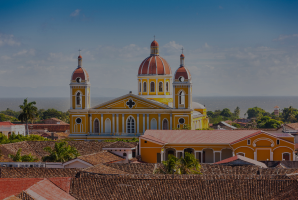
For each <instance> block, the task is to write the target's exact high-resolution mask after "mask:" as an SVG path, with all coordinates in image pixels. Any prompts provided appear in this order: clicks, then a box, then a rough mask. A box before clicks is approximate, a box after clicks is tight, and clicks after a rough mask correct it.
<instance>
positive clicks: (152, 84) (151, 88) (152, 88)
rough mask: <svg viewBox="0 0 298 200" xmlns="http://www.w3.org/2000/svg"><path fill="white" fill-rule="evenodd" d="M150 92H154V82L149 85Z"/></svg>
mask: <svg viewBox="0 0 298 200" xmlns="http://www.w3.org/2000/svg"><path fill="white" fill-rule="evenodd" d="M150 92H155V84H154V82H151V83H150Z"/></svg>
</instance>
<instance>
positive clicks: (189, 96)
mask: <svg viewBox="0 0 298 200" xmlns="http://www.w3.org/2000/svg"><path fill="white" fill-rule="evenodd" d="M190 98H191V95H190V85H189V86H188V109H190V101H191V99H190Z"/></svg>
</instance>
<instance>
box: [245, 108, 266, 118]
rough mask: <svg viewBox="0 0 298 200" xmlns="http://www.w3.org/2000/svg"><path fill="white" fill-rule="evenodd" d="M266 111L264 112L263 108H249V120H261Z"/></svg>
mask: <svg viewBox="0 0 298 200" xmlns="http://www.w3.org/2000/svg"><path fill="white" fill-rule="evenodd" d="M265 112H266V111H265V110H263V109H262V108H259V107H253V108H249V109H248V110H247V112H246V113H247V115H248V116H247V118H248V119H251V118H261V117H263V113H265Z"/></svg>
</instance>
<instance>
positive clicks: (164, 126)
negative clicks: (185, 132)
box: [162, 119, 169, 130]
mask: <svg viewBox="0 0 298 200" xmlns="http://www.w3.org/2000/svg"><path fill="white" fill-rule="evenodd" d="M162 130H169V126H168V120H167V119H164V120H162Z"/></svg>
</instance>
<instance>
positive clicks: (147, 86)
mask: <svg viewBox="0 0 298 200" xmlns="http://www.w3.org/2000/svg"><path fill="white" fill-rule="evenodd" d="M149 85H150V83H149V78H147V95H149Z"/></svg>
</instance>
